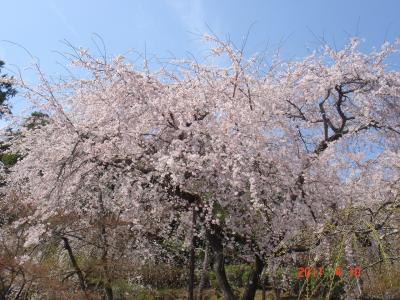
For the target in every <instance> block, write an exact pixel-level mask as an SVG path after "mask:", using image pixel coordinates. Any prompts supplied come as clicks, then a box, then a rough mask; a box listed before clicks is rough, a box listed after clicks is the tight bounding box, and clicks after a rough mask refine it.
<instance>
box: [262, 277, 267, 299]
mask: <svg viewBox="0 0 400 300" xmlns="http://www.w3.org/2000/svg"><path fill="white" fill-rule="evenodd" d="M266 285H267V276H266V275H265V274H264V278H263V279H262V294H261V300H265V297H266V295H265V294H266V291H265V288H266Z"/></svg>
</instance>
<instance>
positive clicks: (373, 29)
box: [0, 0, 400, 79]
mask: <svg viewBox="0 0 400 300" xmlns="http://www.w3.org/2000/svg"><path fill="white" fill-rule="evenodd" d="M1 9H2V20H1V21H2V25H1V26H0V59H3V60H5V61H6V64H7V67H8V68H10V69H15V68H16V67H18V68H20V69H21V70H23V68H24V67H26V66H28V65H29V62H30V58H29V56H28V55H27V54H26V53H25V52H24V51H23V50H22V49H21V48H19V47H17V46H15V45H13V44H10V43H8V42H6V41H5V40H8V41H12V42H15V43H18V44H20V45H22V46H24V47H25V48H26V49H28V50H29V51H30V52H31V53H32V54H33V55H34V56H36V57H38V58H39V60H40V63H41V66H42V68H43V70H44V71H45V72H46V73H48V74H58V73H61V72H64V71H63V69H62V68H61V67H60V66H59V64H58V63H63V62H64V60H63V59H62V57H61V56H60V55H59V54H57V53H56V51H65V50H67V48H66V46H65V45H63V44H62V43H61V41H62V40H64V39H66V40H68V41H69V42H71V43H72V44H73V45H75V46H83V47H87V48H89V49H93V50H95V46H94V43H93V42H92V39H93V38H95V36H94V35H93V34H94V33H96V34H99V35H100V36H101V37H102V38H103V40H104V42H105V44H106V47H107V52H108V53H109V54H119V53H124V52H126V51H127V50H129V49H132V48H133V49H136V50H137V51H139V52H144V51H145V49H146V52H147V55H149V56H151V55H156V56H158V57H171V56H172V55H174V56H176V57H178V58H180V57H184V56H187V55H188V53H191V54H193V55H195V56H197V57H201V56H202V55H204V54H205V49H206V48H205V46H204V45H203V44H202V42H201V41H200V39H199V37H198V36H197V35H196V34H195V33H200V34H201V33H204V32H207V31H208V27H209V28H211V29H212V30H213V31H214V32H215V33H216V34H218V35H219V36H220V37H222V38H224V37H226V36H228V35H229V36H230V38H231V39H232V40H233V41H234V42H236V43H238V44H239V43H240V41H241V39H242V37H243V36H244V35H245V34H246V32H247V30H248V29H249V27H250V26H251V25H252V24H253V26H252V29H251V34H250V37H249V41H248V44H247V51H248V53H249V54H251V53H252V52H256V51H258V50H262V49H263V48H264V47H265V46H266V45H269V48H270V49H273V48H276V47H278V45H281V46H282V49H283V55H284V56H285V57H286V58H294V57H301V56H304V55H306V54H307V53H308V52H307V51H308V50H307V49H310V48H315V47H316V46H318V39H317V37H316V36H318V37H322V36H323V37H324V38H325V40H326V41H327V42H329V43H331V44H332V45H334V44H335V45H336V46H337V47H341V46H343V44H344V43H345V41H346V40H347V39H348V38H349V37H351V36H356V35H357V36H359V37H362V38H365V43H364V44H363V47H364V48H365V49H366V50H368V49H371V47H374V46H379V45H380V44H382V42H383V41H385V40H389V41H393V40H394V39H395V38H396V37H398V36H400V18H399V12H400V1H398V0H380V1H378V0H377V1H373V0H363V1H362V0H329V1H328V0H265V1H262V0H253V1H251V0H248V1H245V0H242V1H237V0H231V1H228V0H221V1H217V0H203V1H202V0H187V1H184V0H154V1H151V0H147V1H145V0H137V1H135V0H131V1H128V0H114V1H111V0H108V1H106V0H96V1H94V0H86V1H82V0H80V1H77V0H69V1H66V0H59V1H57V0H40V1H32V0H13V1H3V2H2V3H1ZM23 73H24V75H25V76H27V78H28V79H29V78H30V77H31V76H33V74H31V73H29V72H25V71H23ZM32 78H33V77H32Z"/></svg>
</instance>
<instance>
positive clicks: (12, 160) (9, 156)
mask: <svg viewBox="0 0 400 300" xmlns="http://www.w3.org/2000/svg"><path fill="white" fill-rule="evenodd" d="M20 158H21V156H20V155H19V154H17V153H12V152H5V153H1V154H0V161H1V162H2V163H3V164H4V166H5V167H12V166H13V165H15V164H16V163H17V161H18V159H20Z"/></svg>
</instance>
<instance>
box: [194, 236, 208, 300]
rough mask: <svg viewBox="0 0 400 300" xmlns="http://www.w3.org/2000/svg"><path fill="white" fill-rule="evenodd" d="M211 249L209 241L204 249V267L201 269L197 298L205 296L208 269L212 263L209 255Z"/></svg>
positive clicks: (198, 299) (199, 299)
mask: <svg viewBox="0 0 400 300" xmlns="http://www.w3.org/2000/svg"><path fill="white" fill-rule="evenodd" d="M209 251H210V247H209V246H208V243H207V245H206V249H205V251H204V260H203V269H202V270H201V275H200V282H199V289H198V290H197V300H201V298H202V296H203V295H202V293H203V289H204V287H205V285H206V277H207V270H208V265H209V263H210V262H209V256H208V252H209Z"/></svg>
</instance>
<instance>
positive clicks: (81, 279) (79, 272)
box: [61, 237, 86, 295]
mask: <svg viewBox="0 0 400 300" xmlns="http://www.w3.org/2000/svg"><path fill="white" fill-rule="evenodd" d="M61 239H62V240H63V242H64V249H65V250H67V252H68V257H69V260H70V262H71V264H72V267H73V268H74V270H75V273H76V275H78V279H79V285H80V286H81V289H82V291H83V292H84V293H85V295H86V282H85V277H84V276H83V273H82V270H81V269H80V268H79V265H78V263H77V261H76V259H75V255H74V253H73V252H72V248H71V245H70V244H69V241H68V239H67V238H66V237H61Z"/></svg>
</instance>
